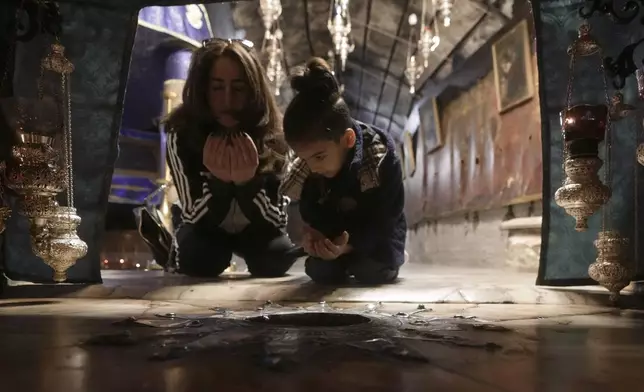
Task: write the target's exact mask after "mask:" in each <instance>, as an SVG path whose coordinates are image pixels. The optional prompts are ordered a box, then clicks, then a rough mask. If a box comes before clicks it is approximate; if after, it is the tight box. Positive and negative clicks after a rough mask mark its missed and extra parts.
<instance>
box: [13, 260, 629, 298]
mask: <svg viewBox="0 0 644 392" xmlns="http://www.w3.org/2000/svg"><path fill="white" fill-rule="evenodd" d="M243 270H244V267H243V265H240V266H239V269H238V271H237V272H231V273H226V274H224V275H223V276H222V277H221V278H219V279H192V278H187V277H185V276H181V275H177V274H165V273H163V272H161V271H118V270H107V271H103V279H104V284H102V285H92V286H71V285H63V286H56V287H47V286H33V285H18V286H13V287H9V288H8V289H7V296H9V297H12V298H15V297H23V298H24V297H28V298H33V297H73V298H110V299H123V298H136V299H147V300H159V301H177V300H193V299H206V300H210V301H222V300H223V301H225V300H229V299H231V298H234V299H236V300H240V301H267V300H272V301H285V300H286V301H298V302H308V301H328V302H338V301H340V302H376V301H385V302H417V303H459V304H460V303H470V304H475V303H478V304H480V303H488V304H494V303H498V304H561V305H607V304H609V301H608V292H607V291H606V290H604V289H602V288H601V287H598V286H588V287H569V288H555V287H537V286H535V281H536V275H537V274H536V272H517V271H513V270H508V271H498V270H490V269H481V268H449V267H438V266H432V265H414V264H407V265H405V266H404V267H403V269H402V270H401V275H400V279H399V282H398V283H397V284H395V285H386V286H380V287H360V286H356V285H348V286H345V287H328V286H319V285H316V284H314V283H312V282H311V281H310V279H309V278H308V277H307V276H306V275H305V274H304V271H303V268H302V263H298V264H296V265H295V266H294V268H293V269H292V270H291V271H290V272H289V275H288V276H286V277H283V278H279V279H251V278H250V277H249V276H248V274H247V273H245V272H243ZM13 284H17V283H16V282H14V283H13ZM632 292H633V290H629V289H627V290H624V294H626V296H625V300H628V299H629V296H628V294H631V293H632Z"/></svg>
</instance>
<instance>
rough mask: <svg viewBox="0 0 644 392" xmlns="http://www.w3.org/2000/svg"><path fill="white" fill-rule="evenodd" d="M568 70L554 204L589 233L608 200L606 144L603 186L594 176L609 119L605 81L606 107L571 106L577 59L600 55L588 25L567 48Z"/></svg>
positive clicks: (581, 229)
mask: <svg viewBox="0 0 644 392" xmlns="http://www.w3.org/2000/svg"><path fill="white" fill-rule="evenodd" d="M569 54H570V69H569V80H568V86H567V93H566V109H564V110H563V111H562V112H561V130H562V139H563V148H562V150H563V166H564V167H563V169H564V173H565V175H564V181H563V184H562V186H561V187H560V188H559V189H558V190H557V192H555V202H556V203H557V205H559V206H560V207H562V208H563V209H564V210H565V211H566V212H567V213H568V214H569V215H571V216H573V217H574V218H575V221H576V224H575V229H576V230H577V231H585V230H586V229H588V218H589V217H590V216H592V215H593V214H595V213H596V212H597V211H598V210H599V209H600V208H601V207H602V206H603V205H605V204H606V203H607V202H608V200H609V198H610V185H609V183H610V178H609V177H608V175H609V173H610V151H611V150H610V148H611V143H610V141H607V142H606V143H605V145H606V155H605V159H606V161H607V167H606V169H605V173H606V174H607V177H606V179H605V180H606V181H605V183H606V184H603V183H602V182H601V180H600V179H599V176H598V175H597V172H598V171H599V168H600V167H601V166H602V161H601V159H600V158H599V155H598V154H599V144H600V143H602V142H604V139H605V138H606V137H610V121H609V120H610V117H609V105H610V102H608V90H607V88H608V87H607V84H606V80H605V74H604V75H603V78H604V82H605V83H604V90H605V95H606V101H607V102H606V104H605V105H591V104H581V105H576V106H572V105H571V102H572V90H573V84H574V83H573V82H574V71H575V62H576V61H577V59H578V57H579V56H590V55H594V54H599V55H600V61H601V49H600V48H599V46H598V45H597V44H596V41H594V39H592V37H590V28H589V27H588V25H587V24H585V23H584V24H582V25H581V26H580V27H579V36H578V38H577V39H576V40H575V42H573V44H572V45H571V46H570V48H569Z"/></svg>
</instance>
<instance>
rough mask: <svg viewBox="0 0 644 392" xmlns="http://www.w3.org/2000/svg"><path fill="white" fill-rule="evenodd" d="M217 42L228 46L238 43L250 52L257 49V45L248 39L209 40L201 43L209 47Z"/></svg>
mask: <svg viewBox="0 0 644 392" xmlns="http://www.w3.org/2000/svg"><path fill="white" fill-rule="evenodd" d="M216 42H226V43H227V44H228V45H230V44H232V43H233V42H237V43H239V44H241V46H243V47H244V48H246V49H248V50H251V49H254V47H255V44H254V43H253V41H249V40H247V39H239V38H208V39H205V40H203V41H201V45H202V46H204V47H205V46H208V45H209V44H212V43H216Z"/></svg>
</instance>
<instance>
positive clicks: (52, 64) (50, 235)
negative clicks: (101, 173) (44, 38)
mask: <svg viewBox="0 0 644 392" xmlns="http://www.w3.org/2000/svg"><path fill="white" fill-rule="evenodd" d="M64 53H65V48H64V47H63V46H62V45H61V44H60V42H55V43H54V44H52V46H51V51H50V53H49V54H48V55H47V56H46V57H45V58H44V59H43V61H42V63H41V67H42V70H43V73H44V71H49V72H54V73H56V74H59V75H60V81H61V96H62V97H63V98H64V99H63V108H64V110H63V112H64V114H65V116H64V117H65V118H64V120H63V123H64V126H63V143H62V144H63V149H64V151H63V157H64V160H63V162H64V166H63V167H64V170H63V172H64V176H63V178H64V179H65V188H66V189H67V192H66V196H67V205H66V206H64V207H61V206H56V207H55V208H53V209H52V211H51V213H50V214H49V215H48V216H47V217H46V219H45V220H44V222H43V223H44V224H40V225H39V224H34V225H33V226H32V249H33V251H34V254H35V255H36V256H38V257H40V258H42V259H43V261H44V262H45V264H47V265H49V266H50V267H51V268H52V269H53V270H54V281H55V282H59V283H60V282H64V281H65V280H67V270H68V269H69V268H70V267H72V266H73V265H74V264H75V263H76V261H77V260H78V259H79V258H81V257H84V256H85V255H86V254H87V244H86V243H85V242H84V241H83V240H81V239H80V237H78V234H77V228H78V225H79V224H80V222H81V218H80V217H79V216H78V215H77V213H76V208H74V171H73V162H72V155H73V154H72V127H71V126H72V124H71V117H72V116H71V89H70V74H71V73H72V72H73V71H74V65H73V64H72V63H71V62H70V61H69V60H68V59H67V58H66V57H65V54H64Z"/></svg>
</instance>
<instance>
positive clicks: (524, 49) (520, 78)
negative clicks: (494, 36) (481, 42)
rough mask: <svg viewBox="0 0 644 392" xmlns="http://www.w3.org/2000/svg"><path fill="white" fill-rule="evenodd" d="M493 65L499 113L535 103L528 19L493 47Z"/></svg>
mask: <svg viewBox="0 0 644 392" xmlns="http://www.w3.org/2000/svg"><path fill="white" fill-rule="evenodd" d="M492 63H493V65H494V84H495V88H496V101H497V107H498V110H499V113H504V112H507V111H508V110H510V109H513V108H515V107H517V106H519V105H521V104H523V103H525V102H527V101H529V100H530V99H532V97H533V96H534V75H533V70H532V45H531V44H530V32H529V29H528V21H527V20H526V19H524V20H523V21H521V22H519V23H518V24H517V25H516V26H514V28H512V30H510V31H508V32H507V33H506V34H505V35H504V36H503V37H501V38H499V40H498V41H496V42H495V43H494V44H493V45H492Z"/></svg>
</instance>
